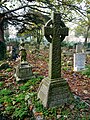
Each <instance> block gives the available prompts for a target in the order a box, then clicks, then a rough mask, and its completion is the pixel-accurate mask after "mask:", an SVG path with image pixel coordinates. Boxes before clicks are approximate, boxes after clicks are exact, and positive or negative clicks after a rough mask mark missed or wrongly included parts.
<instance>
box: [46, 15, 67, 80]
mask: <svg viewBox="0 0 90 120" xmlns="http://www.w3.org/2000/svg"><path fill="white" fill-rule="evenodd" d="M52 17H53V18H52V19H50V20H49V21H48V22H47V23H46V25H45V27H44V35H45V37H46V38H47V40H48V41H49V42H50V55H49V57H50V59H49V77H50V78H52V79H53V78H60V77H61V42H62V41H63V40H64V38H65V36H67V35H68V28H67V27H66V26H65V24H64V22H63V21H62V20H61V15H60V13H53V16H52Z"/></svg>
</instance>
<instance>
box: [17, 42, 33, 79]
mask: <svg viewBox="0 0 90 120" xmlns="http://www.w3.org/2000/svg"><path fill="white" fill-rule="evenodd" d="M24 44H25V43H23V45H22V46H21V49H20V52H21V62H20V64H19V65H18V66H17V67H16V73H15V77H16V81H21V80H29V79H30V78H31V77H32V67H31V65H29V64H28V62H27V61H26V56H27V53H26V50H25V48H24Z"/></svg>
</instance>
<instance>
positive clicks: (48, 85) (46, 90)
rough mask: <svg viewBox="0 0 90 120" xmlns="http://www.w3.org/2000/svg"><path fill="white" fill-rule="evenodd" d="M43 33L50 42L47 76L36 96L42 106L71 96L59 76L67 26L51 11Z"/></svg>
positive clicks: (47, 105)
mask: <svg viewBox="0 0 90 120" xmlns="http://www.w3.org/2000/svg"><path fill="white" fill-rule="evenodd" d="M44 35H45V37H46V38H47V40H48V41H49V42H50V54H49V76H48V77H46V78H44V79H43V80H42V82H41V83H40V86H39V89H38V98H40V100H41V101H42V103H43V105H44V107H54V106H58V105H63V104H65V103H67V102H68V101H70V100H71V98H72V94H71V92H70V89H69V86H68V83H67V81H66V80H65V79H63V78H62V77H61V42H62V41H63V40H64V38H65V36H67V35H68V28H67V27H66V26H65V24H64V22H63V21H62V20H61V16H60V14H59V13H53V17H52V19H50V20H49V21H48V22H47V23H46V25H45V27H44Z"/></svg>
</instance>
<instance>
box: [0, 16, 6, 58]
mask: <svg viewBox="0 0 90 120" xmlns="http://www.w3.org/2000/svg"><path fill="white" fill-rule="evenodd" d="M5 56H6V45H5V41H4V15H3V14H0V60H3V59H4V58H5Z"/></svg>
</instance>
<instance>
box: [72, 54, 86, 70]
mask: <svg viewBox="0 0 90 120" xmlns="http://www.w3.org/2000/svg"><path fill="white" fill-rule="evenodd" d="M85 62H86V54H85V53H75V54H74V71H80V70H83V69H85Z"/></svg>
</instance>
